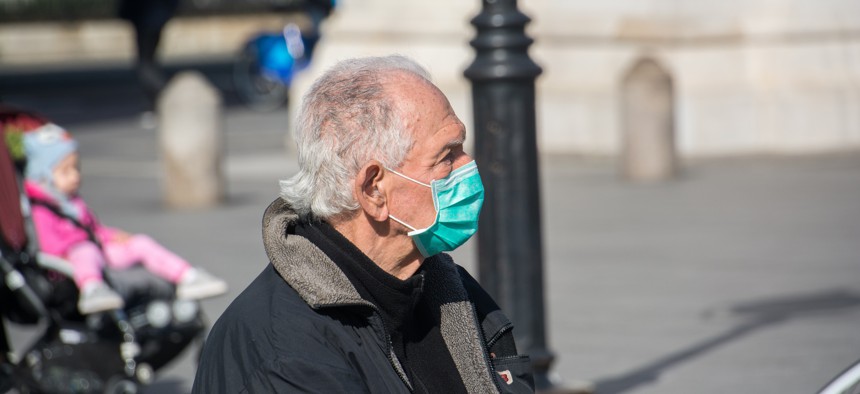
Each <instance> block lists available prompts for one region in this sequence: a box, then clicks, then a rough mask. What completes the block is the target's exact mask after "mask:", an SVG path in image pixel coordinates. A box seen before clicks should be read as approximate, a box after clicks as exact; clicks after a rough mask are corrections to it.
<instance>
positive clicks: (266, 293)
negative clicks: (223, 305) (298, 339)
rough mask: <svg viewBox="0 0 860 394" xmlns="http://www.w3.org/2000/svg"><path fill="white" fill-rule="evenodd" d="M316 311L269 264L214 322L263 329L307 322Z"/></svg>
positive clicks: (315, 314)
mask: <svg viewBox="0 0 860 394" xmlns="http://www.w3.org/2000/svg"><path fill="white" fill-rule="evenodd" d="M317 315H318V314H317V313H316V312H315V311H314V310H313V309H311V307H310V306H308V304H307V303H305V302H304V300H302V298H301V297H300V296H299V294H298V293H296V291H295V290H293V288H292V287H290V285H289V284H287V283H286V282H285V281H284V280H283V279H282V278H281V277H280V276H279V275H278V273H277V272H276V271H275V269H274V267H272V265H271V264H269V265H267V266H266V268H264V269H263V272H261V273H260V275H258V276H257V278H256V279H254V280H253V281H252V282H251V283H250V284H249V285H248V287H246V288H245V290H243V291H242V293H240V294H239V296H238V297H236V299H235V300H233V302H232V303H231V304H230V305H229V306H228V307H227V309H226V310H225V311H224V313H223V314H222V315H221V318H219V319H218V323H216V324H229V325H233V326H245V327H257V328H262V329H266V327H270V326H278V327H284V326H287V327H290V326H296V325H302V324H306V323H308V322H309V319H310V320H313V319H315V318H317Z"/></svg>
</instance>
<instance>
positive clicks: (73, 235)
mask: <svg viewBox="0 0 860 394" xmlns="http://www.w3.org/2000/svg"><path fill="white" fill-rule="evenodd" d="M24 191H25V192H26V193H27V196H28V197H30V199H38V200H42V201H47V202H48V203H51V204H56V200H55V199H54V198H53V197H52V196H51V195H50V194H48V192H46V191H45V190H44V189H43V188H42V187H41V186H39V185H38V184H37V183H35V182H31V181H25V182H24ZM72 203H73V204H75V206H77V207H78V209H80V211H81V212H83V215H82V217H81V220H80V222H81V224H83V225H84V226H87V227H89V228H90V229H91V230H92V231H93V233H94V234H95V236H96V238H97V239H98V240H99V242H101V243H102V244H104V243H106V242H109V241H110V240H112V239H113V237H114V235H115V234H116V233H117V232H118V231H119V230H117V229H115V228H112V227H108V226H103V225H102V224H101V223H99V221H98V220H97V219H96V217H95V215H93V213H92V212H91V211H90V210H89V208H88V207H87V204H86V203H84V200H83V199H81V198H80V197H75V198H73V199H72ZM32 207H33V223H34V225H35V226H36V233H37V235H38V236H39V249H40V250H41V251H42V252H44V253H47V254H50V255H54V256H60V257H66V254H67V253H68V251H69V249H70V248H71V247H72V246H74V245H76V244H78V243H80V242H84V241H89V234H87V231H86V230H84V229H82V228H80V227H78V226H76V225H75V224H74V223H73V222H72V221H71V220H69V219H66V218H64V217H62V216H59V215H57V214H55V213H54V212H53V211H51V210H50V209H48V208H46V207H43V206H41V205H36V204H33V205H32Z"/></svg>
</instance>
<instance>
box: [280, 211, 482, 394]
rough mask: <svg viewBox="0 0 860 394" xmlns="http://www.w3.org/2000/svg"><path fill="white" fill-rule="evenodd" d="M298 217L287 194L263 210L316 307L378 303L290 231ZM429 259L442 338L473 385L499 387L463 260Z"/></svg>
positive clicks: (289, 278) (294, 281)
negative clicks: (464, 278)
mask: <svg viewBox="0 0 860 394" xmlns="http://www.w3.org/2000/svg"><path fill="white" fill-rule="evenodd" d="M298 220H299V216H298V214H296V213H295V211H293V210H292V209H291V208H290V207H289V205H288V204H287V203H286V201H284V200H283V199H281V198H278V199H276V200H275V201H274V202H272V203H271V204H270V205H269V207H268V208H267V209H266V213H265V214H264V215H263V244H264V246H265V249H266V254H267V255H268V257H269V260H270V261H271V262H272V265H273V266H274V267H275V270H276V271H277V272H278V274H279V275H280V276H281V277H282V278H283V279H284V281H286V282H287V283H288V284H289V285H290V287H292V288H293V289H294V290H296V292H297V293H298V294H299V296H301V297H302V299H303V300H304V301H305V302H306V303H307V304H308V305H309V306H310V307H311V308H314V309H319V308H324V307H330V306H344V305H366V306H369V307H372V308H375V306H374V305H373V304H372V303H370V302H369V301H367V300H365V299H363V298H362V297H361V296H360V295H359V293H358V291H357V290H356V289H355V286H353V285H352V283H351V282H350V281H349V279H347V277H346V275H345V274H344V273H343V272H342V271H341V270H340V268H338V267H337V265H336V264H335V263H334V262H333V261H331V259H329V257H328V256H326V254H325V253H323V251H322V250H320V249H319V248H317V247H316V246H315V245H314V244H313V243H311V242H310V241H308V240H307V239H306V238H304V237H300V236H297V235H288V232H287V231H288V229H289V228H290V227H293V226H295V224H296V223H297V222H298ZM423 264H424V266H425V269H424V272H425V282H424V285H425V291H424V297H427V298H426V299H427V301H428V303H429V304H430V305H435V307H438V308H439V310H440V315H441V319H440V320H441V321H440V327H439V328H440V331H441V333H442V338H443V340H444V341H445V344H446V347H447V348H448V351H449V352H450V353H451V357H452V358H453V359H454V364H456V366H457V370H458V371H459V372H460V376H461V378H462V379H463V382H464V384H465V385H466V389H467V391H468V392H469V393H495V392H498V388H497V387H496V385H495V383H494V381H493V377H492V375H491V373H492V372H491V367H490V365H489V360H488V358H487V357H488V356H487V351H486V348H485V345H484V343H485V340H484V338H483V333H482V332H481V330H480V329H479V327H480V324H479V323H478V321H477V315H476V313H475V308H474V306H473V305H472V302H471V301H470V300H469V297H468V294H467V293H466V289H465V288H464V286H463V283H462V278H461V277H460V274H459V272H458V271H457V266H456V265H455V264H454V262H453V260H452V259H451V257H450V256H448V255H447V254H444V253H441V254H438V255H436V256H433V257H431V258H428V259H427V260H425V261H424V263H423ZM392 354H393V352H392ZM398 364H399V363H398ZM398 367H399V365H395V368H398ZM403 376H405V375H403ZM407 384H408V381H407Z"/></svg>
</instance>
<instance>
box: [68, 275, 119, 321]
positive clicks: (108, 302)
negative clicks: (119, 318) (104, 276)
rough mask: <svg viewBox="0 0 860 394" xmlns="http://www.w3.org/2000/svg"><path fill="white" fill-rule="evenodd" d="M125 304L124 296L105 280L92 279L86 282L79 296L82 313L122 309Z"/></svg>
mask: <svg viewBox="0 0 860 394" xmlns="http://www.w3.org/2000/svg"><path fill="white" fill-rule="evenodd" d="M123 306H125V302H124V301H123V300H122V297H120V295H119V294H117V292H115V291H113V289H111V288H110V287H109V286H108V285H107V284H105V283H104V282H98V281H92V282H89V283H87V284H85V285H84V288H83V289H81V295H80V297H78V312H80V313H81V314H82V315H88V314H91V313H96V312H104V311H109V310H114V309H120V308H122V307H123Z"/></svg>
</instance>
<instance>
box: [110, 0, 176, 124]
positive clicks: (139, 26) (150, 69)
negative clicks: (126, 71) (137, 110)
mask: <svg viewBox="0 0 860 394" xmlns="http://www.w3.org/2000/svg"><path fill="white" fill-rule="evenodd" d="M178 4H179V1H178V0H120V3H119V17H120V18H122V19H125V20H127V21H129V23H131V25H132V27H134V37H135V46H136V49H137V52H136V72H137V79H138V82H139V83H140V87H141V90H142V91H143V94H144V98H145V100H146V102H145V108H144V109H143V113H142V114H141V126H143V127H145V128H154V127H155V125H156V119H157V117H156V116H155V103H156V101H157V100H158V95H159V94H160V93H161V90H162V89H164V86H165V85H166V84H167V78H166V77H165V76H164V73H163V71H162V70H161V68H160V66H159V64H158V60H157V56H156V55H157V52H158V44H159V42H160V41H161V32H162V31H163V30H164V26H165V25H166V24H167V22H168V21H169V20H170V18H172V17H173V14H174V13H175V12H176V8H177V6H178Z"/></svg>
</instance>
